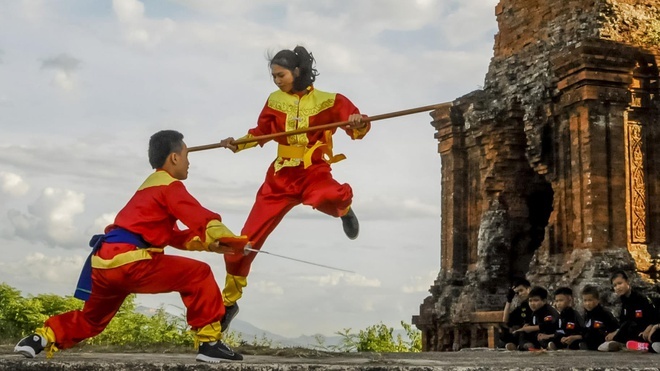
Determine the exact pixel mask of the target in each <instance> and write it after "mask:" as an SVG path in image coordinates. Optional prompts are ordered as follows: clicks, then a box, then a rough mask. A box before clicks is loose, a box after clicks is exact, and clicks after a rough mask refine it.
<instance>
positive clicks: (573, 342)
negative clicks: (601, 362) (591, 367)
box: [538, 287, 584, 350]
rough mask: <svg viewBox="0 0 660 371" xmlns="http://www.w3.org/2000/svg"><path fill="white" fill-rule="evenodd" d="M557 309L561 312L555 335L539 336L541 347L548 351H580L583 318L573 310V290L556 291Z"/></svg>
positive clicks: (565, 288) (560, 289)
mask: <svg viewBox="0 0 660 371" xmlns="http://www.w3.org/2000/svg"><path fill="white" fill-rule="evenodd" d="M555 308H556V309H557V311H559V319H558V320H557V322H556V326H555V333H554V334H548V335H546V334H539V336H538V337H539V340H540V342H541V346H542V347H543V348H546V349H548V350H557V349H564V348H568V349H574V350H577V349H580V341H579V340H580V339H582V328H583V326H584V324H583V322H582V316H580V314H579V313H578V312H577V311H576V310H575V309H573V290H571V288H570V287H560V288H558V289H557V290H555Z"/></svg>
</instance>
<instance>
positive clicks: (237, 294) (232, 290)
mask: <svg viewBox="0 0 660 371" xmlns="http://www.w3.org/2000/svg"><path fill="white" fill-rule="evenodd" d="M245 286H247V277H243V276H234V275H233V274H229V273H227V277H226V278H225V288H224V290H222V300H223V301H224V303H225V307H229V306H232V305H234V304H236V302H237V301H238V299H240V298H241V297H242V296H243V287H245Z"/></svg>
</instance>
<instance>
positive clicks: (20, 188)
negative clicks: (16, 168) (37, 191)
mask: <svg viewBox="0 0 660 371" xmlns="http://www.w3.org/2000/svg"><path fill="white" fill-rule="evenodd" d="M29 189H30V185H29V184H28V183H27V182H26V181H25V180H23V178H21V176H20V175H17V174H14V173H9V172H6V171H0V190H2V191H3V192H5V193H7V194H9V195H11V196H23V195H24V194H26V193H27V191H28V190H29Z"/></svg>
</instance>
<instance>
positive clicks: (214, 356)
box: [196, 341, 243, 363]
mask: <svg viewBox="0 0 660 371" xmlns="http://www.w3.org/2000/svg"><path fill="white" fill-rule="evenodd" d="M196 359H197V360H198V361H200V362H209V363H219V362H223V361H242V360H243V356H242V355H240V354H238V353H235V352H234V351H233V350H231V348H230V347H229V346H227V344H225V343H223V342H222V341H212V342H206V343H201V344H199V352H198V353H197V358H196Z"/></svg>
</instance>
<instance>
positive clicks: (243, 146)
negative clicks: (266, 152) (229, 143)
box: [236, 134, 259, 152]
mask: <svg viewBox="0 0 660 371" xmlns="http://www.w3.org/2000/svg"><path fill="white" fill-rule="evenodd" d="M252 137H253V135H252V134H246V135H245V136H242V137H240V138H238V139H237V140H241V139H250V138H252ZM257 144H259V143H258V142H249V143H243V144H239V145H237V146H236V147H238V149H236V152H238V151H242V150H244V149H248V148H253V147H256V146H257Z"/></svg>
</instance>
